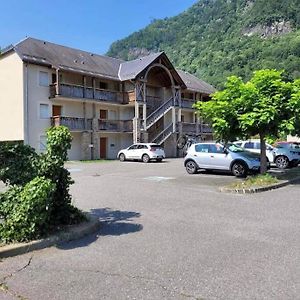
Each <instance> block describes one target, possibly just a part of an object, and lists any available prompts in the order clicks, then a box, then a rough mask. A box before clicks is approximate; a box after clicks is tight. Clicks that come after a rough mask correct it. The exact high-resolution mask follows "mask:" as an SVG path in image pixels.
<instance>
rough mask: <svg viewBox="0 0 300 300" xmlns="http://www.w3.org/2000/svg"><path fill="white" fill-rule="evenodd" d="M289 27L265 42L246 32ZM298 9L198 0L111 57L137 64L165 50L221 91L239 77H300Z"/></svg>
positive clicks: (118, 46) (121, 44) (243, 0)
mask: <svg viewBox="0 0 300 300" xmlns="http://www.w3.org/2000/svg"><path fill="white" fill-rule="evenodd" d="M281 21H285V22H289V23H290V25H291V28H292V29H293V30H292V32H290V33H288V34H280V33H278V34H275V35H272V36H269V37H266V38H262V37H261V34H260V33H259V32H258V33H257V34H255V31H254V34H253V35H251V36H248V35H246V34H245V32H246V31H247V29H253V28H255V26H262V27H263V26H272V24H274V23H275V22H281ZM299 29H300V5H299V1H298V0H287V1H277V0H270V1H265V0H256V1H248V0H232V1H225V0H205V1H204V0H200V1H198V2H197V3H196V4H194V5H193V6H192V7H191V8H190V9H188V10H187V11H185V12H183V13H181V14H180V15H178V16H176V17H172V18H166V19H163V20H155V21H154V22H152V23H151V24H150V25H149V26H147V27H146V28H144V29H142V30H140V31H138V32H135V33H133V34H132V35H130V36H129V37H127V38H125V39H123V40H120V41H116V42H115V43H113V44H112V45H111V47H110V49H109V51H108V53H107V54H108V55H110V56H113V57H119V58H122V59H125V60H130V59H134V58H136V57H137V56H138V55H139V51H136V50H139V49H146V50H148V51H152V52H157V51H165V52H166V54H167V55H168V57H170V59H171V61H172V62H173V63H174V65H175V66H176V67H178V68H180V69H183V70H185V71H188V72H191V73H193V74H195V75H196V76H198V77H200V78H201V79H204V80H206V81H207V82H209V83H211V84H213V85H214V86H216V87H217V88H223V83H224V81H225V79H226V78H227V77H228V76H230V75H237V76H240V77H242V78H243V79H246V80H248V79H250V77H251V74H252V72H253V71H254V70H258V69H265V68H269V69H272V68H277V69H285V70H286V71H287V72H288V73H289V74H291V76H292V77H293V78H299V77H300V71H299V70H300V55H299V51H300V30H299Z"/></svg>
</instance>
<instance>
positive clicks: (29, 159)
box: [0, 126, 86, 242]
mask: <svg viewBox="0 0 300 300" xmlns="http://www.w3.org/2000/svg"><path fill="white" fill-rule="evenodd" d="M71 141H72V136H71V134H70V132H69V130H68V129H67V128H66V127H63V126H59V127H52V128H50V129H49V130H48V131H47V150H46V152H45V153H44V154H41V155H37V154H36V153H35V152H34V150H33V149H32V148H31V147H28V146H23V145H14V146H11V145H9V144H6V145H3V146H2V148H1V149H2V152H1V153H2V156H1V157H2V158H1V157H0V159H2V161H3V162H4V167H3V168H0V170H2V171H0V172H2V173H0V174H2V177H0V180H3V179H4V180H6V181H8V183H10V184H12V183H13V184H15V185H13V186H11V187H10V189H9V190H8V191H7V192H5V193H4V194H2V195H1V194H0V218H2V219H3V220H2V223H0V240H2V241H3V242H11V241H25V240H30V239H35V238H38V237H41V236H43V235H45V234H46V233H47V232H49V230H51V229H53V228H56V227H57V226H58V225H70V224H76V223H79V222H81V221H83V220H86V217H85V216H84V215H83V214H82V212H81V211H80V210H79V209H77V208H76V207H74V206H72V204H71V200H72V198H71V195H70V192H69V190H70V185H71V184H72V183H73V180H72V178H71V176H70V173H69V171H68V170H67V169H65V168H64V162H65V161H66V159H67V152H68V150H69V149H70V148H71ZM0 163H1V160H0ZM17 185H19V186H17ZM0 222H1V220H0Z"/></svg>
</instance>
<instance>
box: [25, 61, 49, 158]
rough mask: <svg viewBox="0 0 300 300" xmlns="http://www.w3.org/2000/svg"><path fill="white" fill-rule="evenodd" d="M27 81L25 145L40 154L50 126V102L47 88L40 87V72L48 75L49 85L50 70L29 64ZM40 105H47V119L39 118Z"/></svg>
mask: <svg viewBox="0 0 300 300" xmlns="http://www.w3.org/2000/svg"><path fill="white" fill-rule="evenodd" d="M25 68H27V72H26V71H25V73H26V74H27V80H28V115H27V119H28V122H27V123H28V130H27V143H28V144H29V145H31V146H32V147H34V148H35V149H36V150H37V152H41V151H42V149H41V145H40V143H41V141H42V140H43V139H44V137H45V135H46V130H47V129H48V128H49V127H50V126H51V121H50V116H51V114H52V101H51V100H49V86H41V85H40V82H39V74H40V72H45V73H47V74H48V81H49V83H51V75H52V70H51V69H49V68H47V67H43V66H37V65H31V64H29V65H28V66H27V67H25ZM40 104H45V105H48V118H41V116H40Z"/></svg>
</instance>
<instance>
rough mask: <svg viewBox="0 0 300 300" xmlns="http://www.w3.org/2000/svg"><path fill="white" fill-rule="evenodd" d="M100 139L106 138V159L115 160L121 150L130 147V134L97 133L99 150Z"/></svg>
mask: <svg viewBox="0 0 300 300" xmlns="http://www.w3.org/2000/svg"><path fill="white" fill-rule="evenodd" d="M100 138H107V149H106V153H107V159H116V158H117V154H118V152H119V151H120V150H121V149H124V148H127V147H129V146H130V145H132V139H133V137H132V134H129V133H124V134H122V133H106V132H105V133H102V132H101V133H97V142H98V143H99V147H98V149H100Z"/></svg>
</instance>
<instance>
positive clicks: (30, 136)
mask: <svg viewBox="0 0 300 300" xmlns="http://www.w3.org/2000/svg"><path fill="white" fill-rule="evenodd" d="M147 68H149V70H150V71H149V72H148V71H147ZM169 68H170V66H166V65H165V64H164V63H163V62H162V59H161V58H160V59H159V60H157V61H155V62H153V63H150V64H149V66H147V67H146V69H145V70H144V73H143V74H144V75H141V77H140V78H136V79H135V80H125V81H120V80H116V79H108V78H104V77H101V76H94V75H89V74H88V73H82V72H77V71H76V70H75V71H65V70H60V69H59V68H55V67H53V66H44V65H43V64H41V63H31V62H25V61H23V60H22V58H21V57H20V56H19V55H18V54H17V53H16V52H14V51H10V52H8V53H6V54H4V55H1V56H0V89H1V98H0V106H1V110H0V141H8V140H10V141H17V140H22V141H24V143H26V144H29V145H31V146H32V147H34V148H35V149H36V150H37V151H38V152H42V151H45V147H46V145H45V140H46V130H47V129H48V128H49V127H50V126H52V125H65V126H67V127H69V129H70V131H71V134H72V137H73V141H72V148H71V150H70V151H69V159H71V160H80V159H98V158H107V159H115V158H116V155H117V153H118V151H119V150H120V149H122V148H125V147H128V146H129V145H131V144H132V143H134V142H137V141H144V142H157V143H163V144H164V147H165V152H166V154H167V156H176V155H178V151H177V148H176V140H177V138H178V135H179V134H182V133H185V132H189V131H190V130H192V131H193V132H194V133H197V129H195V128H196V127H197V126H198V127H199V122H198V120H197V118H196V116H195V112H194V110H193V108H192V104H193V103H194V101H195V100H196V99H198V100H200V99H201V94H200V93H199V92H197V91H192V90H185V92H184V93H182V92H183V91H182V90H181V88H180V86H177V85H176V82H178V80H179V81H180V80H181V79H178V75H176V76H177V77H176V78H175V77H174V78H173V76H174V75H172V74H171V72H170V71H169ZM143 76H146V77H147V78H143ZM176 80H177V81H176ZM181 84H183V83H182V81H181ZM97 93H98V94H97ZM181 93H182V97H183V98H182V99H181ZM186 95H188V96H190V95H191V98H192V99H190V100H188V99H184V98H185V97H186ZM102 97H103V98H102ZM170 100H171V102H170ZM168 101H169V102H168ZM166 103H171V105H172V107H169V106H168V107H165V108H164V105H165V104H166ZM182 103H185V106H184V105H183V104H182ZM186 105H187V106H186ZM153 114H156V115H155V117H154V119H153V120H152V121H151V120H150V121H151V122H152V123H151V122H150V121H149V122H150V125H149V124H148V119H149V118H150V117H151V116H152V115H153ZM197 122H198V123H197ZM145 126H146V127H145ZM195 126H196V127H195ZM198 127H197V128H198ZM185 128H188V130H187V131H185V130H184V129H185Z"/></svg>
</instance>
